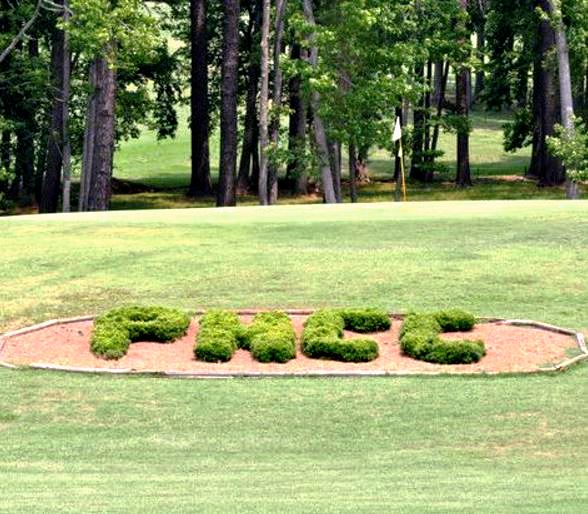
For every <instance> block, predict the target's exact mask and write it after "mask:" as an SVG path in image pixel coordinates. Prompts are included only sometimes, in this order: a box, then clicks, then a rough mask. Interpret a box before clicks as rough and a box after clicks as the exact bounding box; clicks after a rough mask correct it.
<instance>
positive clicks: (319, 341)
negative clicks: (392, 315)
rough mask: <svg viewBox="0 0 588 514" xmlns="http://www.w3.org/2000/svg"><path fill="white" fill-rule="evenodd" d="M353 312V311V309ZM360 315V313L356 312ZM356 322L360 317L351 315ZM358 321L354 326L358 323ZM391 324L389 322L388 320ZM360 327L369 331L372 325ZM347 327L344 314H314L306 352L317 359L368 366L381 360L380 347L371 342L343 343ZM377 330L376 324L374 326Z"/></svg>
mask: <svg viewBox="0 0 588 514" xmlns="http://www.w3.org/2000/svg"><path fill="white" fill-rule="evenodd" d="M349 312H351V309H349ZM355 312H356V313H359V312H360V310H359V309H358V310H355ZM350 317H351V318H353V319H354V320H355V321H357V320H359V319H360V315H359V314H358V315H356V316H354V315H351V316H350ZM355 321H354V322H355ZM388 322H389V320H388ZM357 323H358V326H365V327H367V326H368V324H369V323H365V324H363V325H362V324H361V323H360V322H359V321H357ZM345 326H346V322H345V319H344V317H343V314H342V312H340V311H331V310H323V311H317V312H316V313H314V314H312V315H311V316H310V317H309V318H308V319H307V320H306V322H305V323H304V331H303V332H302V351H303V352H304V354H305V355H306V356H307V357H311V358H313V359H329V360H338V361H343V362H368V361H371V360H374V359H376V358H377V357H378V343H376V341H373V340H371V339H347V340H345V339H343V329H344V328H345ZM372 326H373V323H372Z"/></svg>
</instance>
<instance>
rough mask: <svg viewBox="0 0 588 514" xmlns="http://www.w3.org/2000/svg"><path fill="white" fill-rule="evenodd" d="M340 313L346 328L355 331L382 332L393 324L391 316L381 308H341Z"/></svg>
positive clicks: (365, 332)
mask: <svg viewBox="0 0 588 514" xmlns="http://www.w3.org/2000/svg"><path fill="white" fill-rule="evenodd" d="M339 314H340V315H341V317H342V318H343V321H344V322H345V328H346V329H347V330H352V331H353V332H360V333H363V334H367V333H370V332H382V331H384V330H388V329H389V328H390V326H391V323H390V316H389V315H388V313H387V312H386V311H383V310H381V309H370V308H367V309H341V310H339Z"/></svg>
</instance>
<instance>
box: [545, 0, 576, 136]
mask: <svg viewBox="0 0 588 514" xmlns="http://www.w3.org/2000/svg"><path fill="white" fill-rule="evenodd" d="M550 4H551V9H552V12H553V13H554V14H555V16H556V20H555V23H556V27H555V43H556V47H557V63H558V71H559V74H558V75H559V97H560V107H561V123H562V125H563V127H564V128H565V129H566V130H567V131H571V132H573V131H574V129H575V127H574V99H573V93H572V77H571V72H570V52H569V49H568V39H567V36H566V29H565V26H564V24H563V20H562V19H561V16H562V14H561V9H560V7H559V4H558V1H557V0H550Z"/></svg>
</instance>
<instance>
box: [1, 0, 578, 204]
mask: <svg viewBox="0 0 588 514" xmlns="http://www.w3.org/2000/svg"><path fill="white" fill-rule="evenodd" d="M0 8H1V11H0V209H6V208H7V206H9V205H14V204H18V205H30V206H38V209H39V212H56V211H60V210H63V211H69V210H76V209H79V210H81V211H86V210H106V209H108V208H109V205H110V198H111V194H112V180H113V179H112V175H113V156H114V152H115V149H116V147H117V145H118V144H119V143H120V142H122V141H124V140H126V139H129V138H133V137H137V136H138V135H139V134H140V133H141V131H142V130H145V129H146V128H149V129H153V130H155V131H156V132H157V135H158V137H159V138H170V137H174V135H175V132H176V130H177V128H178V123H179V122H178V109H179V108H181V106H182V105H184V104H189V105H190V113H191V115H190V126H191V133H192V138H191V165H192V174H191V183H190V186H189V189H188V190H187V191H186V194H187V195H189V196H190V197H199V196H203V195H208V196H209V195H211V194H215V195H216V203H217V205H218V206H232V205H236V204H237V201H238V197H239V195H242V194H245V193H249V194H256V195H258V197H259V203H260V204H261V205H271V204H275V203H276V202H277V200H278V198H279V196H280V194H283V193H284V192H288V194H292V195H297V194H306V193H307V192H308V191H309V190H310V189H313V190H316V191H319V194H321V195H322V198H323V201H324V202H326V203H337V202H341V201H343V190H344V188H345V187H349V190H350V198H351V200H352V201H356V200H357V198H358V189H357V184H358V183H360V182H361V181H363V180H365V178H366V170H367V163H368V159H369V156H370V152H371V151H373V149H375V148H379V149H386V150H388V151H389V153H390V156H391V157H393V156H396V163H395V170H392V169H391V174H392V173H394V174H395V177H397V176H398V173H399V172H400V159H399V158H398V156H397V152H398V145H397V144H396V143H393V141H392V130H393V128H394V123H395V119H396V118H397V117H399V118H400V119H402V120H403V121H404V122H405V123H404V130H403V140H402V144H403V147H404V156H405V157H406V158H407V170H409V175H410V177H409V179H410V180H413V181H418V182H425V183H428V182H431V181H433V180H434V178H435V176H436V174H437V173H438V171H439V167H440V165H439V160H440V158H441V157H442V152H441V151H440V150H439V147H438V142H439V137H440V132H441V131H444V132H450V133H452V134H455V139H456V142H455V144H456V148H457V166H456V169H455V174H454V180H455V184H456V187H470V186H471V185H472V173H471V170H470V164H469V160H470V147H469V138H470V133H471V129H472V126H471V121H470V110H471V108H472V107H476V108H477V109H487V110H508V111H509V112H512V114H513V121H512V122H511V123H509V124H508V125H507V126H506V127H505V134H504V137H505V141H504V145H505V148H506V149H508V150H514V149H517V148H521V147H523V146H531V147H532V157H531V161H530V164H529V166H528V169H527V171H526V173H527V175H528V176H529V177H533V178H534V179H536V180H537V183H538V185H539V186H554V185H560V184H564V183H565V184H566V191H567V196H568V197H569V198H575V197H577V196H578V194H579V193H578V183H580V182H581V181H583V180H586V179H588V136H587V133H586V129H585V127H584V124H583V123H584V121H586V119H587V115H588V38H587V31H588V1H587V0H342V1H337V2H333V1H327V0H289V1H288V0H274V1H270V0H241V1H239V0H225V1H222V2H221V1H220V0H190V1H188V0H186V1H179V0H166V1H161V2H141V1H140V0H117V1H114V0H0ZM219 127H220V162H219V176H218V181H217V180H216V179H215V177H213V176H212V175H211V163H210V158H211V157H210V155H211V151H210V137H211V133H212V132H213V131H215V130H217V129H218V128H219ZM408 159H410V161H408ZM344 161H345V162H347V163H348V169H349V172H348V176H347V180H345V179H344V178H343V177H345V176H346V175H347V172H344V171H343V164H344Z"/></svg>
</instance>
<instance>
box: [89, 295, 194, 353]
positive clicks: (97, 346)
mask: <svg viewBox="0 0 588 514" xmlns="http://www.w3.org/2000/svg"><path fill="white" fill-rule="evenodd" d="M189 325H190V318H189V316H187V315H186V314H185V313H183V312H182V311H179V310H176V309H169V308H167V307H143V306H138V305H133V306H129V307H121V308H118V309H113V310H111V311H109V312H107V313H106V314H104V315H102V316H100V317H99V318H96V320H95V321H94V329H93V331H92V338H91V343H90V347H91V350H92V352H93V353H95V354H96V355H98V356H100V357H103V358H105V359H120V358H122V357H124V356H125V355H126V353H127V351H128V349H129V345H130V344H131V343H133V342H135V341H141V340H147V341H155V342H160V343H170V342H172V341H175V340H176V339H178V338H179V337H181V336H183V335H185V334H186V331H187V330H188V326H189Z"/></svg>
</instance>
